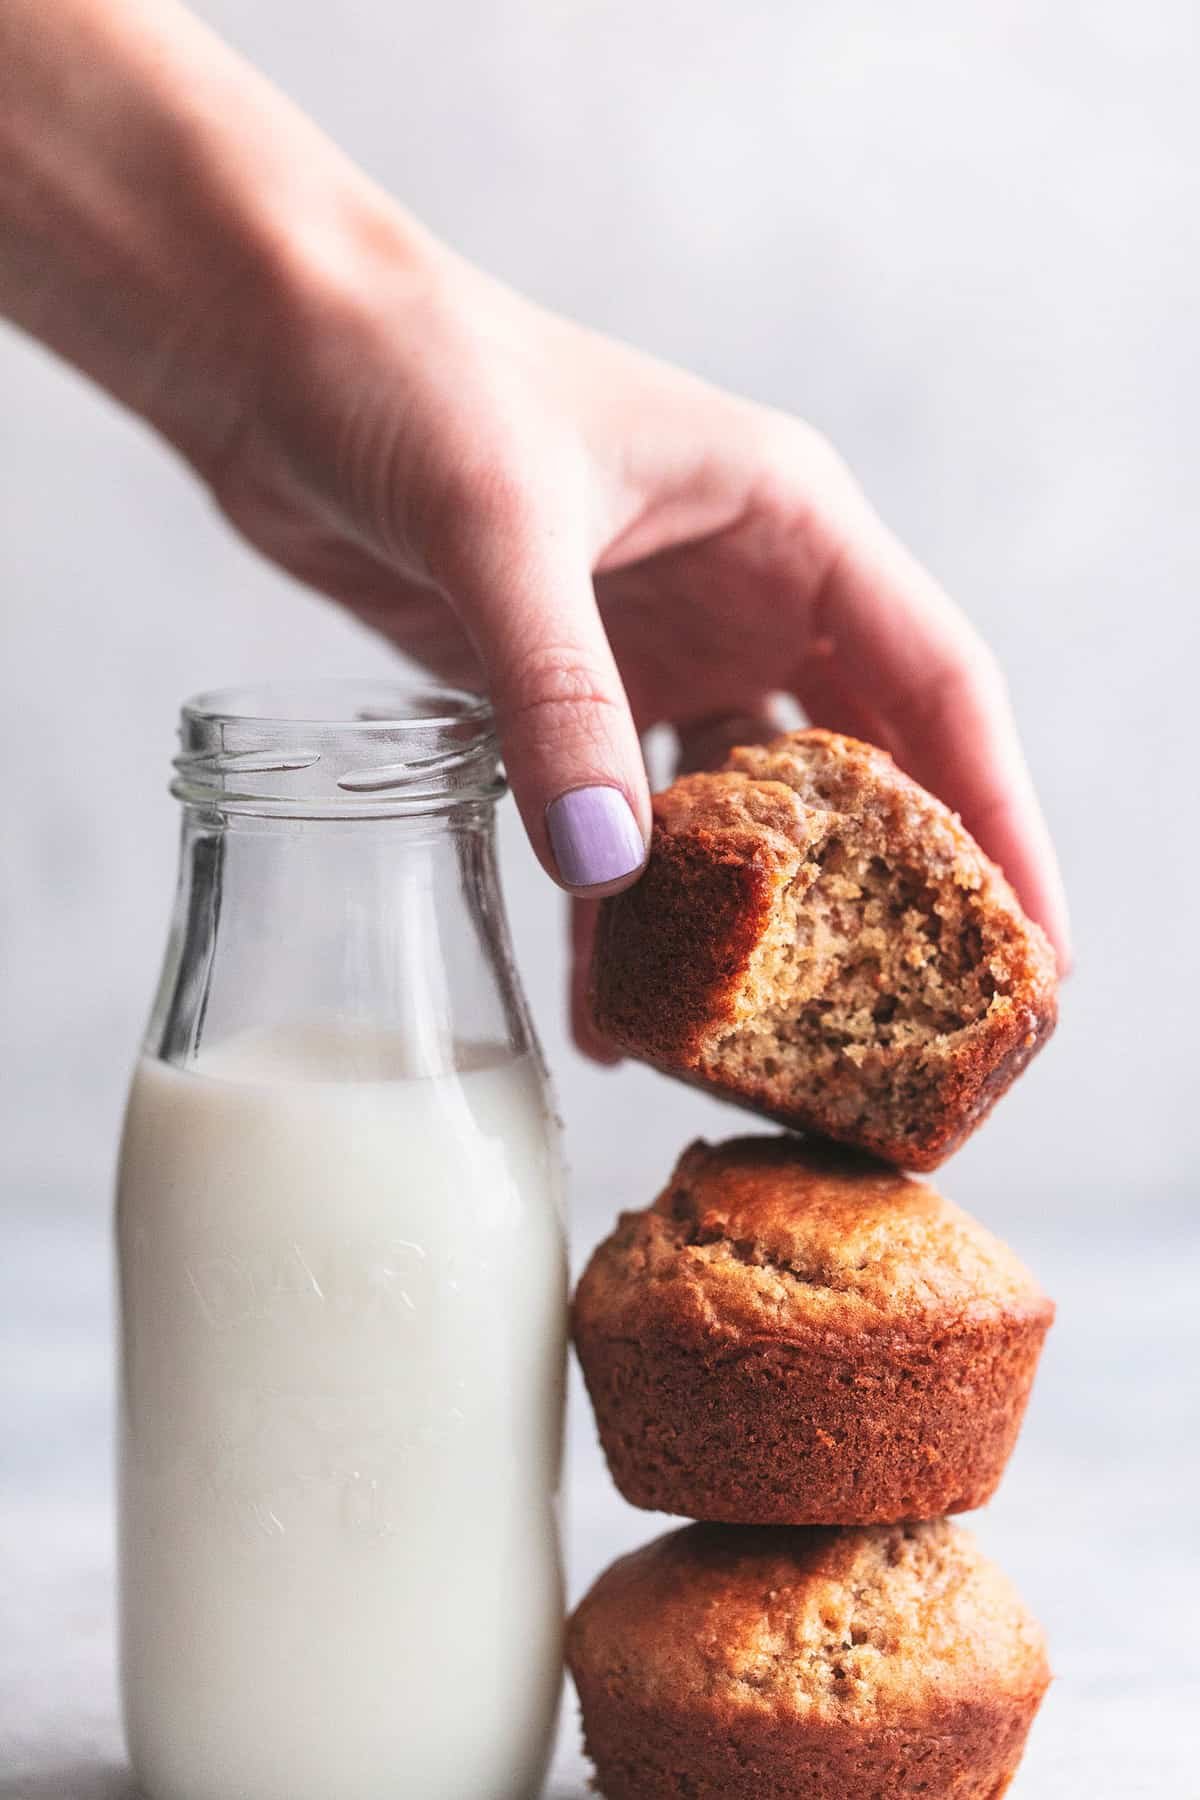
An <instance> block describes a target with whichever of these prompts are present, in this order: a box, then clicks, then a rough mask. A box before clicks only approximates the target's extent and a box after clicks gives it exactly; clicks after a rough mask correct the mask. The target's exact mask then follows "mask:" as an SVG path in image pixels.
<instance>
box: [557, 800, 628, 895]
mask: <svg viewBox="0 0 1200 1800" xmlns="http://www.w3.org/2000/svg"><path fill="white" fill-rule="evenodd" d="M546 829H547V830H548V831H549V833H550V844H551V848H552V849H553V851H554V860H555V862H556V863H557V864H558V872H559V875H560V876H561V878H562V880H563V881H564V882H565V883H566V885H567V887H573V888H586V887H599V886H600V884H601V883H602V882H605V881H619V880H620V878H621V876H622V875H632V874H633V872H634V870H635V869H640V868H641V866H642V864H643V863H644V862H645V860H646V846H645V844H644V843H643V842H642V834H641V832H640V831H639V830H638V824H637V820H636V819H635V818H634V816H633V809H632V808H631V806H630V804H629V802H628V800H627V799H626V798H625V796H624V794H623V793H622V792H621V790H620V788H614V787H581V788H572V789H571V790H570V792H569V793H566V794H560V795H559V796H558V799H557V800H552V801H551V802H550V804H549V806H548V807H547V808H546Z"/></svg>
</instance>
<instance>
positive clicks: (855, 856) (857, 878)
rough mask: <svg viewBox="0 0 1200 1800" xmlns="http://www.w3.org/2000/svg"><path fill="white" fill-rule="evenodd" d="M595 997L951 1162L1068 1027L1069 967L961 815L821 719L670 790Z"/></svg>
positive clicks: (920, 1157) (642, 1039)
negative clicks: (1063, 968) (1061, 967)
mask: <svg viewBox="0 0 1200 1800" xmlns="http://www.w3.org/2000/svg"><path fill="white" fill-rule="evenodd" d="M592 1007H593V1014H594V1018H595V1022H596V1025H597V1027H598V1029H599V1030H600V1031H601V1032H602V1033H603V1034H604V1035H605V1036H607V1037H608V1038H609V1039H610V1040H611V1041H612V1042H614V1043H615V1044H617V1045H618V1046H619V1047H620V1048H622V1049H623V1050H626V1051H628V1052H629V1053H630V1054H631V1055H634V1056H638V1057H641V1058H642V1059H644V1060H645V1061H648V1062H651V1063H653V1064H654V1065H655V1066H656V1067H658V1068H660V1069H663V1070H665V1071H667V1072H668V1073H671V1074H675V1075H679V1076H682V1077H684V1078H686V1079H688V1080H692V1081H696V1082H699V1083H700V1084H702V1085H703V1086H705V1087H706V1088H708V1089H709V1090H711V1091H713V1092H715V1093H718V1094H721V1095H723V1096H724V1097H726V1098H728V1099H732V1100H736V1101H738V1102H740V1103H741V1104H743V1105H747V1106H751V1107H754V1108H756V1109H757V1110H759V1111H761V1112H765V1113H767V1114H768V1115H769V1116H771V1117H774V1118H777V1119H779V1120H781V1121H782V1122H783V1123H784V1124H788V1125H792V1126H795V1127H799V1128H801V1129H806V1130H809V1131H813V1132H818V1133H820V1134H822V1135H824V1136H828V1137H831V1138H834V1139H836V1140H838V1141H840V1142H843V1143H847V1144H851V1145H855V1146H857V1147H859V1148H861V1149H864V1150H868V1151H870V1152H872V1153H873V1154H875V1155H877V1156H880V1157H882V1158H883V1159H884V1160H886V1161H889V1162H894V1163H897V1164H898V1165H900V1166H901V1167H905V1168H912V1169H930V1168H934V1167H936V1166H937V1164H938V1163H939V1162H941V1161H942V1160H943V1159H944V1158H945V1157H946V1156H947V1155H949V1154H950V1152H951V1151H952V1150H953V1149H954V1148H955V1147H956V1146H957V1145H958V1144H959V1143H961V1142H962V1140H963V1139H964V1138H965V1137H966V1136H967V1135H968V1134H969V1133H970V1132H971V1131H973V1130H974V1129H975V1127H976V1126H977V1125H978V1124H979V1122H980V1120H981V1119H982V1118H983V1117H984V1116H985V1114H986V1113H987V1112H988V1111H989V1110H990V1108H991V1107H992V1106H993V1105H994V1104H995V1102H996V1100H997V1099H998V1098H999V1096H1000V1095H1001V1094H1002V1093H1003V1092H1004V1090H1005V1089H1006V1088H1007V1087H1008V1086H1009V1085H1010V1083H1011V1082H1012V1081H1013V1080H1014V1079H1015V1077H1016V1076H1017V1074H1019V1072H1020V1071H1021V1069H1022V1068H1024V1066H1025V1064H1026V1063H1027V1062H1028V1061H1029V1059H1030V1057H1031V1056H1032V1055H1033V1054H1034V1053H1035V1052H1036V1050H1037V1049H1039V1048H1040V1047H1041V1045H1042V1044H1043V1043H1044V1042H1045V1041H1046V1039H1047V1037H1048V1036H1049V1035H1050V1032H1051V1031H1052V1029H1053V1026H1054V1022H1055V1019H1056V1016H1057V1003H1056V973H1055V966H1054V958H1053V952H1052V951H1051V949H1050V945H1049V943H1048V942H1047V940H1046V938H1045V936H1044V934H1043V933H1042V932H1041V930H1040V929H1039V927H1037V926H1036V925H1034V924H1033V923H1032V922H1031V921H1030V920H1028V919H1027V918H1026V917H1025V915H1024V914H1023V912H1022V911H1021V908H1020V906H1019V904H1018V902H1017V899H1016V896H1015V895H1014V894H1013V891H1012V889H1011V888H1010V887H1009V885H1008V883H1007V882H1006V881H1005V879H1004V877H1003V875H1002V874H1001V873H1000V871H999V869H997V868H996V866H995V864H994V863H992V862H990V861H989V859H988V858H987V857H986V856H985V855H984V854H983V852H982V851H981V850H980V848H979V846H978V845H977V844H976V843H975V842H974V840H973V839H972V838H971V837H970V836H969V834H968V833H967V832H966V831H965V829H964V828H963V826H962V824H961V822H960V821H959V820H958V819H957V818H956V817H955V815H954V814H952V813H951V812H950V811H949V810H948V809H947V808H946V807H945V806H943V805H942V804H941V802H940V801H938V800H936V799H934V798H933V796H932V795H930V794H927V793H926V792H925V790H924V789H923V788H921V787H919V786H918V785H917V784H916V783H915V782H914V781H912V780H910V779H909V778H908V777H907V776H906V775H904V774H903V773H902V772H901V771H900V770H899V769H897V767H896V765H895V764H894V763H893V761H892V759H891V758H890V757H889V756H888V755H886V753H885V752H883V751H881V750H877V749H875V748H873V747H872V746H871V745H868V744H863V743H860V742H858V741H857V740H856V739H853V738H847V737H841V736H838V735H836V734H835V733H831V732H827V731H817V730H810V731H801V732H792V733H789V734H786V735H785V736H783V737H780V738H778V739H776V740H775V742H774V743H772V744H770V745H768V746H765V747H764V746H758V745H755V746H749V747H746V748H742V749H737V750H734V751H733V753H732V754H731V756H730V758H729V760H728V762H727V764H726V766H725V768H724V770H723V771H721V772H719V773H716V774H692V775H685V776H682V777H681V778H680V779H679V780H678V781H676V782H675V783H674V785H673V786H672V787H670V788H668V789H666V791H665V792H663V793H661V794H659V795H657V796H656V797H655V802H654V831H653V837H652V842H651V853H650V860H649V863H648V866H647V870H646V873H645V874H644V876H643V877H642V879H641V880H640V881H639V882H638V883H637V884H635V886H634V887H632V888H630V889H628V890H627V891H626V892H625V893H623V894H618V895H615V896H613V897H612V898H611V899H609V900H606V901H605V902H604V903H603V906H602V908H601V913H600V921H599V926H598V930H597V938H596V949H595V954H594V960H593V969H592Z"/></svg>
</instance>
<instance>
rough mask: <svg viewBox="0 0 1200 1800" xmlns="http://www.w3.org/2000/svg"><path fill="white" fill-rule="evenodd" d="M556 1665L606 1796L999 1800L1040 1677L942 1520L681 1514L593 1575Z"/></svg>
mask: <svg viewBox="0 0 1200 1800" xmlns="http://www.w3.org/2000/svg"><path fill="white" fill-rule="evenodd" d="M567 1660H568V1662H569V1664H570V1667H571V1672H572V1674H573V1676H574V1678H575V1686H576V1688H577V1690H578V1693H579V1699H580V1704H581V1707H582V1711H583V1725H584V1735H585V1739H586V1744H587V1750H588V1754H589V1755H590V1756H591V1758H592V1760H593V1762H594V1763H595V1765H596V1771H597V1781H598V1786H599V1789H600V1792H601V1793H602V1794H604V1795H606V1796H607V1800H684V1796H686V1797H687V1800H717V1797H718V1796H719V1797H720V1800H849V1797H850V1796H853V1800H892V1797H893V1796H896V1797H897V1800H899V1797H900V1796H904V1797H905V1800H909V1797H910V1796H912V1795H914V1794H922V1795H924V1797H925V1800H943V1797H944V1800H950V1796H953V1800H998V1796H999V1795H1001V1794H1003V1793H1004V1791H1005V1789H1006V1788H1007V1787H1008V1785H1009V1782H1010V1781H1011V1780H1012V1777H1013V1774H1014V1772H1015V1770H1016V1767H1017V1764H1018V1762H1019V1761H1020V1758H1021V1752H1022V1749H1023V1748H1024V1744H1025V1738H1026V1735H1027V1733H1028V1731H1029V1726H1030V1723H1031V1722H1032V1719H1033V1715H1034V1713H1035V1712H1036V1711H1037V1707H1038V1703H1039V1702H1040V1700H1041V1698H1042V1695H1043V1693H1044V1692H1045V1690H1046V1686H1047V1683H1048V1681H1049V1679H1050V1674H1049V1669H1048V1667H1047V1663H1046V1651H1045V1646H1044V1643H1043V1639H1042V1634H1041V1631H1040V1630H1039V1628H1038V1626H1037V1624H1036V1623H1035V1622H1034V1620H1033V1619H1032V1618H1031V1617H1030V1616H1029V1614H1028V1613H1027V1612H1026V1611H1025V1610H1024V1608H1023V1606H1022V1604H1021V1602H1020V1600H1019V1599H1018V1597H1017V1595H1016V1594H1015V1593H1014V1592H1013V1590H1012V1588H1011V1587H1010V1586H1009V1584H1008V1582H1007V1581H1006V1580H1005V1578H1004V1577H1003V1576H1002V1575H1001V1574H1000V1572H999V1570H997V1569H995V1568H993V1567H992V1565H991V1564H990V1563H988V1562H987V1561H986V1560H985V1559H984V1558H983V1557H982V1556H981V1555H980V1553H979V1551H978V1549H977V1548H976V1546H975V1544H974V1542H973V1541H972V1539H971V1538H970V1536H969V1535H968V1534H967V1533H966V1532H964V1531H962V1530H961V1529H960V1528H959V1527H957V1526H954V1525H951V1524H949V1523H947V1521H946V1520H944V1519H939V1520H934V1521H933V1522H931V1523H928V1524H922V1525H906V1526H900V1525H892V1526H873V1527H868V1528H866V1529H850V1530H842V1531H823V1530H809V1531H789V1530H780V1529H776V1530H769V1529H761V1530H743V1531H736V1530H731V1529H730V1528H729V1527H728V1526H720V1525H691V1526H688V1527H687V1528H686V1529H684V1530H682V1531H676V1532H672V1533H671V1534H670V1535H668V1536H667V1537H663V1538H660V1539H659V1540H658V1541H657V1543H653V1544H650V1545H649V1546H648V1547H647V1548H645V1549H643V1550H639V1551H637V1552H635V1554H634V1555H632V1556H626V1557H623V1558H622V1559H621V1561H620V1562H617V1563H614V1565H613V1566H612V1568H610V1569H609V1570H608V1571H607V1572H606V1573H605V1574H603V1575H602V1576H601V1577H600V1579H599V1581H597V1583H596V1584H595V1586H594V1587H593V1588H592V1590H591V1592H590V1593H589V1594H588V1595H587V1597H586V1598H585V1599H584V1601H583V1602H582V1604H581V1605H580V1607H579V1609H578V1611H577V1612H576V1613H575V1616H574V1618H573V1619H572V1620H571V1623H570V1627H569V1630H568V1646H567Z"/></svg>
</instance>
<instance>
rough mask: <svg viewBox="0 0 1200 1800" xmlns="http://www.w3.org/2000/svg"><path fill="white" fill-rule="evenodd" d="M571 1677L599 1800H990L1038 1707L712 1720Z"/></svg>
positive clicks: (1002, 1788)
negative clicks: (854, 1720)
mask: <svg viewBox="0 0 1200 1800" xmlns="http://www.w3.org/2000/svg"><path fill="white" fill-rule="evenodd" d="M575 1680H576V1686H577V1688H578V1691H579V1696H580V1702H581V1705H582V1709H583V1719H584V1735H585V1740H586V1746H587V1752H588V1755H589V1756H590V1757H591V1759H592V1761H593V1763H594V1764H595V1766H596V1784H597V1788H598V1791H599V1792H600V1793H601V1794H602V1795H604V1796H605V1800H912V1797H913V1796H915V1795H921V1796H922V1800H999V1796H1000V1795H1002V1794H1004V1793H1005V1792H1006V1791H1007V1789H1008V1787H1009V1784H1010V1783H1011V1781H1012V1779H1013V1777H1014V1775H1015V1774H1016V1771H1017V1766H1018V1764H1019V1762H1020V1760H1021V1753H1022V1751H1023V1750H1024V1747H1025V1739H1026V1737H1027V1736H1028V1734H1029V1727H1030V1725H1031V1724H1032V1722H1033V1716H1034V1714H1035V1713H1036V1711H1037V1708H1038V1704H1039V1702H1040V1700H1041V1693H1040V1691H1039V1692H1033V1693H1030V1694H1028V1695H1025V1696H1013V1697H1011V1698H996V1699H992V1700H975V1701H964V1702H962V1703H960V1704H957V1705H947V1706H945V1707H943V1708H941V1709H940V1710H938V1711H936V1712H934V1711H930V1712H929V1713H928V1715H927V1716H926V1717H925V1718H924V1719H923V1720H922V1721H921V1722H920V1723H919V1724H918V1723H913V1724H910V1725H908V1726H899V1725H892V1726H878V1725H877V1726H854V1725H850V1724H846V1725H837V1724H813V1725H805V1724H802V1723H797V1722H794V1721H793V1722H790V1723H782V1724H781V1723H779V1722H776V1721H770V1720H762V1721H761V1722H760V1721H754V1720H747V1719H745V1718H740V1719H737V1720H733V1719H727V1720H726V1721H724V1722H721V1721H714V1719H713V1718H712V1717H705V1716H703V1715H699V1714H697V1713H694V1712H688V1711H686V1710H683V1709H680V1710H678V1711H666V1710H661V1709H658V1708H650V1707H646V1706H639V1705H636V1704H633V1703H631V1702H629V1701H627V1700H624V1699H621V1698H620V1697H616V1696H614V1695H613V1694H611V1693H610V1692H609V1691H608V1689H607V1687H606V1685H605V1683H604V1682H603V1681H593V1680H590V1679H589V1678H588V1676H587V1675H586V1674H582V1673H580V1672H578V1671H577V1672H576V1677H575Z"/></svg>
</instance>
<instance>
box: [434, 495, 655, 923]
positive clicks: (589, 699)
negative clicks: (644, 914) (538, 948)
mask: <svg viewBox="0 0 1200 1800" xmlns="http://www.w3.org/2000/svg"><path fill="white" fill-rule="evenodd" d="M437 572H438V575H439V578H440V579H442V580H443V581H444V583H445V585H446V589H447V592H448V594H449V597H450V599H451V602H452V603H453V605H454V606H455V608H456V610H457V611H458V613H459V616H460V617H461V619H462V622H463V624H464V626H465V627H466V629H467V631H468V632H469V634H470V636H471V638H472V641H473V643H474V645H475V649H476V651H477V652H478V655H479V658H480V660H481V662H482V664H483V668H484V674H485V679H486V681H487V686H488V691H489V693H490V695H491V699H492V704H493V706H494V708H495V712H496V722H497V726H498V729H499V734H500V743H501V748H502V750H503V754H504V761H505V765H506V767H507V770H508V778H509V781H510V782H511V784H512V789H513V793H514V794H515V796H516V800H517V805H518V807H519V808H520V812H521V817H522V820H523V821H524V824H525V829H526V831H527V833H528V835H529V841H530V843H531V844H532V846H533V849H534V852H535V854H536V855H537V857H538V859H539V861H540V862H541V864H542V866H543V867H544V868H545V869H546V871H547V873H548V874H550V875H551V876H552V877H553V878H554V880H556V881H558V882H559V883H560V884H561V885H562V886H563V887H565V888H567V889H569V890H570V891H571V892H573V893H579V894H585V895H589V896H592V897H597V896H599V895H603V894H608V893H616V892H617V891H618V890H619V889H621V888H623V887H628V885H629V884H630V882H631V881H633V880H635V879H636V878H637V876H638V874H639V873H640V872H641V870H642V868H643V866H644V864H645V860H646V843H647V840H648V837H649V830H650V795H649V789H648V786H647V781H646V770H645V764H644V763H643V761H642V752H641V745H640V743H639V741H638V736H637V732H636V730H635V729H634V724H633V719H632V717H631V716H630V711H629V704H628V701H627V700H626V697H625V690H624V687H623V686H622V683H621V678H620V675H619V674H618V672H617V666H616V663H615V661H614V659H613V654H612V651H611V649H610V648H609V644H608V639H607V637H606V636H605V633H604V627H603V625H602V624H601V621H600V615H599V611H598V609H597V606H596V600H595V594H594V592H593V589H592V584H591V576H590V573H589V568H588V558H587V553H586V549H585V547H584V545H583V542H582V539H581V538H580V539H576V538H575V537H574V536H573V535H572V534H570V533H567V532H556V531H554V530H552V529H550V528H548V527H547V526H546V525H545V523H544V522H543V521H541V520H540V519H538V518H536V517H534V516H531V515H530V513H529V511H528V510H527V508H526V507H525V506H524V504H523V503H522V502H521V501H520V500H517V501H515V502H513V501H510V502H507V503H503V504H500V505H499V506H497V505H496V504H495V503H493V505H492V506H491V508H490V509H489V510H488V511H487V512H486V513H485V515H484V516H482V517H479V516H476V517H475V518H474V519H473V520H471V521H464V526H463V531H462V535H461V537H460V539H459V542H458V543H457V545H456V546H455V548H454V550H453V551H452V553H451V554H450V555H448V556H447V557H445V558H443V559H442V566H441V567H440V568H439V569H438V571H437Z"/></svg>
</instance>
